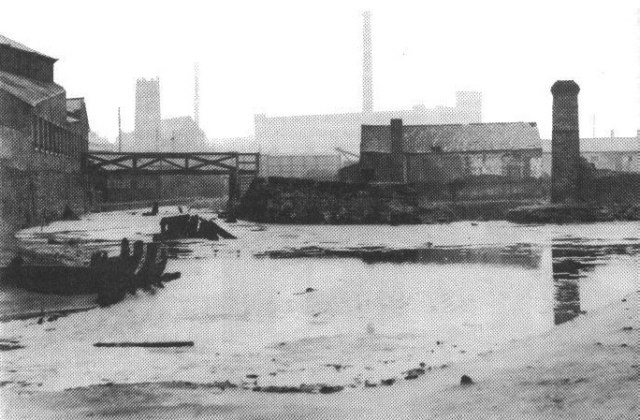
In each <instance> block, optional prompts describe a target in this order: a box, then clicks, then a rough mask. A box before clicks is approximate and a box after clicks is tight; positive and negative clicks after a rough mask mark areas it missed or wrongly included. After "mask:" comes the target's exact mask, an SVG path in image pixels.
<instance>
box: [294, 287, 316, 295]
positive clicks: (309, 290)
mask: <svg viewBox="0 0 640 420" xmlns="http://www.w3.org/2000/svg"><path fill="white" fill-rule="evenodd" d="M317 291H318V290H317V289H314V288H313V287H307V288H306V289H304V292H298V293H294V295H304V294H305V293H312V292H317Z"/></svg>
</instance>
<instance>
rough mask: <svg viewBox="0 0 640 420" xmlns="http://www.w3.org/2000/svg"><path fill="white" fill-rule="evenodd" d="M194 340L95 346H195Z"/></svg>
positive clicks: (126, 342)
mask: <svg viewBox="0 0 640 420" xmlns="http://www.w3.org/2000/svg"><path fill="white" fill-rule="evenodd" d="M193 345H194V343H193V341H141V342H132V341H122V342H113V343H95V344H94V345H93V346H94V347H154V348H163V347H193Z"/></svg>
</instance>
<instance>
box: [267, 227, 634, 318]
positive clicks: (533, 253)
mask: <svg viewBox="0 0 640 420" xmlns="http://www.w3.org/2000/svg"><path fill="white" fill-rule="evenodd" d="M549 248H550V257H551V259H550V263H547V264H544V263H542V260H543V258H542V255H543V254H545V253H549ZM639 252H640V245H637V244H633V245H632V244H604V245H598V244H593V243H585V242H584V240H582V239H579V238H571V239H552V241H551V244H550V247H549V246H548V247H544V246H541V245H535V244H527V243H518V244H513V245H506V246H495V245H493V246H457V247H434V246H432V245H431V244H426V245H425V246H424V247H422V248H412V249H390V248H386V247H375V246H371V247H367V246H363V247H354V248H340V249H335V248H324V247H319V246H306V247H299V248H287V249H281V250H271V251H266V252H263V253H259V254H256V255H255V256H256V257H258V258H271V259H296V258H355V259H359V260H361V261H362V262H364V263H366V264H383V263H392V264H426V265H429V264H431V265H443V264H469V265H472V264H479V265H496V266H506V267H519V268H524V269H538V270H539V271H540V274H541V276H540V278H541V280H542V281H548V280H547V279H552V281H553V297H552V299H553V304H552V305H553V323H554V324H555V325H559V324H562V323H564V322H567V321H570V320H572V319H574V318H575V317H577V316H578V315H580V314H581V313H584V311H583V309H582V308H581V298H580V281H581V280H584V279H585V278H586V277H587V274H588V273H590V272H592V271H594V270H595V269H596V267H598V266H605V265H608V264H609V263H610V262H611V259H612V258H617V257H619V256H633V255H636V254H638V253H639ZM547 255H548V254H547ZM515 273H517V271H515V272H514V274H515ZM516 275H517V274H516ZM522 303H523V304H524V302H522Z"/></svg>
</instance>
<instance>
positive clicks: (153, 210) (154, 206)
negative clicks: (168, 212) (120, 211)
mask: <svg viewBox="0 0 640 420" xmlns="http://www.w3.org/2000/svg"><path fill="white" fill-rule="evenodd" d="M142 215H143V216H157V215H158V202H157V201H156V202H154V203H153V204H152V205H151V211H148V212H144V213H142Z"/></svg>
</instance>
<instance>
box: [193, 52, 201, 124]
mask: <svg viewBox="0 0 640 420" xmlns="http://www.w3.org/2000/svg"><path fill="white" fill-rule="evenodd" d="M194 71H195V79H196V80H195V92H194V97H193V119H194V120H195V121H196V125H197V126H198V127H199V126H200V74H199V73H200V72H199V69H198V63H196V64H195V69H194Z"/></svg>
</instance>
